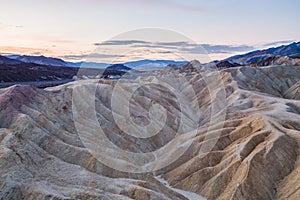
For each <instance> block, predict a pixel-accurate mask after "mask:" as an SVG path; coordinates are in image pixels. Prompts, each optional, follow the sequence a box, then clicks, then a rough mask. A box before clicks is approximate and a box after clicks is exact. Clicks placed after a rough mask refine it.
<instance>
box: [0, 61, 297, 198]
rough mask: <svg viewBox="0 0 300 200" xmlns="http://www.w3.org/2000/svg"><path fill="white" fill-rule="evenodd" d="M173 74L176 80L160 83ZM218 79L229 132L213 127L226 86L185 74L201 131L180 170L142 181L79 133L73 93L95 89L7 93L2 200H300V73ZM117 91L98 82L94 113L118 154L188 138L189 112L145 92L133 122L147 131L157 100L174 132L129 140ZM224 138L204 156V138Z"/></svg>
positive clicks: (2, 96) (275, 71)
mask: <svg viewBox="0 0 300 200" xmlns="http://www.w3.org/2000/svg"><path fill="white" fill-rule="evenodd" d="M164 73H169V71H161V72H159V74H158V76H164ZM219 73H220V74H221V77H222V80H223V83H224V87H225V91H226V101H227V105H226V107H224V108H219V109H220V111H222V110H223V111H226V119H225V122H224V126H222V127H221V128H220V126H218V125H217V124H209V120H208V119H207V118H208V117H209V116H210V114H211V113H210V106H211V103H212V101H211V99H210V97H211V96H215V95H216V94H218V92H219V90H220V88H219V87H218V85H216V86H215V89H214V90H213V91H208V90H207V88H206V87H205V81H204V79H203V77H202V75H201V74H199V73H197V72H180V73H179V74H177V75H178V76H185V77H187V79H188V80H190V83H191V84H192V85H193V87H194V91H195V93H196V98H197V99H194V100H195V101H194V102H198V103H199V107H200V113H201V121H200V122H199V130H198V132H197V134H195V135H193V137H186V138H187V140H190V142H191V146H190V147H189V148H188V150H187V151H186V152H185V153H184V154H183V155H182V156H181V157H180V158H179V159H177V160H176V161H175V162H174V163H171V164H170V165H169V166H167V167H164V168H162V169H160V170H157V171H155V172H151V173H139V174H134V173H125V172H121V171H118V170H115V169H113V168H111V167H109V166H106V165H104V164H103V163H101V162H100V161H99V160H97V159H96V158H95V157H94V156H92V155H91V154H90V152H89V151H88V149H87V148H86V147H85V146H84V145H83V143H82V141H81V139H80V137H79V135H78V133H77V130H76V128H75V125H74V119H73V112H72V91H73V90H74V87H76V86H77V85H79V84H91V82H93V81H94V80H81V81H75V82H72V83H67V84H64V85H61V86H57V87H53V88H46V89H44V90H42V89H37V88H35V87H33V86H23V85H15V86H12V87H9V88H6V89H1V90H0V108H1V109H0V142H1V143H0V199H140V200H145V199H172V200H173V199H188V198H189V197H187V196H184V195H183V194H182V193H180V191H187V192H191V193H194V194H198V195H200V196H203V197H205V198H206V199H211V200H214V199H220V200H221V199H222V200H223V199H224V200H225V199H253V200H254V199H255V200H258V199H270V200H271V199H295V200H296V199H299V198H300V190H299V188H300V177H299V173H298V172H299V170H300V168H299V166H300V165H299V157H298V155H299V153H300V137H299V136H300V98H299V97H300V94H299V91H300V84H299V81H300V68H299V67H296V66H271V67H261V68H255V67H235V68H229V69H224V70H221V71H220V72H219ZM114 87H115V81H114V80H101V81H99V83H98V89H97V93H96V99H95V105H96V113H97V118H98V121H99V124H101V126H102V127H103V129H104V131H105V132H106V133H107V137H108V138H109V139H110V141H112V142H114V143H115V144H116V145H117V146H118V147H119V148H122V149H128V150H130V151H133V152H135V151H136V152H137V151H144V152H149V151H153V150H154V149H157V148H160V147H161V146H163V145H165V144H166V143H167V142H168V141H170V140H172V138H173V136H174V134H175V133H176V132H177V131H178V130H179V128H178V126H177V125H178V124H177V122H178V119H179V118H180V117H181V115H184V116H185V117H186V118H188V119H189V118H190V117H191V115H190V114H189V113H180V110H179V108H178V105H177V103H176V102H177V101H176V96H174V95H173V94H172V93H171V92H170V91H169V90H168V89H166V88H161V87H154V88H147V87H143V88H141V89H140V90H139V91H138V93H136V96H134V97H133V98H135V100H134V101H133V102H132V104H131V108H130V109H131V112H132V118H134V120H135V121H136V122H137V123H144V124H147V123H148V122H149V115H148V114H147V112H146V111H147V110H148V109H149V107H150V104H151V100H150V99H151V98H154V99H155V100H156V101H157V102H158V103H159V104H161V105H163V106H164V107H165V108H166V110H167V113H168V114H167V117H168V120H167V123H166V124H165V126H164V127H163V129H162V131H161V132H160V133H159V134H158V136H153V137H151V138H150V139H147V140H143V139H139V140H137V139H135V138H133V137H130V136H128V135H127V136H126V135H124V134H123V133H122V131H121V130H120V129H119V128H118V126H117V125H116V124H115V123H114V120H113V115H112V113H111V104H110V95H111V93H112V90H113V88H114ZM210 93H213V94H210ZM139 95H141V96H143V97H139ZM83 100H84V97H83ZM212 117H217V116H212ZM192 120H193V119H191V121H192ZM82 123H83V122H82ZM208 125H210V128H209V129H208V128H207V127H208ZM207 130H209V131H208V132H207ZM215 132H219V133H220V135H219V137H218V138H217V142H216V144H215V145H214V147H213V149H212V150H211V151H210V152H207V153H205V154H201V153H199V151H200V149H201V146H203V145H205V144H206V143H208V142H210V141H208V140H205V136H207V135H211V136H212V137H211V139H214V138H213V136H214V134H215ZM162 135H164V137H162ZM173 148H176V147H173ZM158 177H159V178H158ZM161 180H165V181H166V183H167V184H164V182H163V181H161ZM176 189H178V190H176ZM190 198H192V197H190ZM193 198H196V197H195V196H194V197H193Z"/></svg>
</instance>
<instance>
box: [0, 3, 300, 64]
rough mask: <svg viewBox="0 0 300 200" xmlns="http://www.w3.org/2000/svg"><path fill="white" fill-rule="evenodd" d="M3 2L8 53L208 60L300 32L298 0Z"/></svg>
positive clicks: (1, 49)
mask: <svg viewBox="0 0 300 200" xmlns="http://www.w3.org/2000/svg"><path fill="white" fill-rule="evenodd" d="M0 3H1V4H0V5H1V6H0V54H4V55H6V54H28V55H45V56H53V57H59V58H63V59H65V60H70V61H79V60H91V61H99V62H114V61H115V60H122V61H128V60H136V59H143V58H144V59H146V58H148V59H177V60H181V59H198V60H200V61H202V60H203V59H204V57H206V58H205V59H208V60H209V59H210V60H215V59H223V58H226V57H228V56H231V55H234V54H240V53H243V52H248V51H252V50H255V49H261V48H268V47H271V46H278V45H282V44H288V43H291V42H293V41H299V40H300V38H299V37H300V34H299V33H300V26H299V20H300V12H299V10H300V1H299V0H251V1H250V0H210V1H207V0H185V1H180V0H151V1H150V0H106V1H104V0H26V1H24V0H0ZM204 54H205V56H204ZM205 59H204V60H205ZM205 61H206V60H205Z"/></svg>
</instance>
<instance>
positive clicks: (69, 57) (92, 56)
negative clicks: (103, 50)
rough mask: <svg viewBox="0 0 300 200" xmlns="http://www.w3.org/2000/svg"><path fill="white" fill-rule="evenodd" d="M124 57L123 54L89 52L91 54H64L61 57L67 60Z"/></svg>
mask: <svg viewBox="0 0 300 200" xmlns="http://www.w3.org/2000/svg"><path fill="white" fill-rule="evenodd" d="M120 57H124V56H123V55H117V54H100V53H91V54H77V55H75V54H74V55H64V56H62V58H63V59H67V60H83V59H87V58H88V59H105V58H120Z"/></svg>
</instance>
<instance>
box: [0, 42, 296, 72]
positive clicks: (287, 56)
mask: <svg viewBox="0 0 300 200" xmlns="http://www.w3.org/2000/svg"><path fill="white" fill-rule="evenodd" d="M26 63H27V64H29V63H31V64H37V65H43V66H59V67H73V68H74V67H75V68H79V67H82V68H91V69H95V68H99V69H105V68H107V67H109V66H111V65H112V64H109V63H97V62H68V61H64V60H62V59H59V58H52V57H45V56H28V55H9V56H1V55H0V65H18V64H26ZM187 63H188V62H187V61H174V60H148V59H146V60H137V61H130V62H125V63H119V64H123V65H124V66H126V67H129V68H132V69H143V70H145V69H155V68H162V67H165V66H180V65H185V64H187ZM203 65H204V64H203ZM206 65H215V66H217V68H229V67H236V66H243V65H250V66H266V65H300V42H294V43H292V44H289V45H283V46H279V47H276V48H269V49H264V50H256V51H252V52H249V53H246V54H242V55H235V56H232V57H229V58H226V59H224V60H220V61H213V62H211V63H208V64H206Z"/></svg>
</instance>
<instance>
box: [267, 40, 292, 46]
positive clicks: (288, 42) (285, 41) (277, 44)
mask: <svg viewBox="0 0 300 200" xmlns="http://www.w3.org/2000/svg"><path fill="white" fill-rule="evenodd" d="M293 42H295V40H281V41H276V42H269V43H265V44H263V47H271V46H279V45H283V44H290V43H293Z"/></svg>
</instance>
